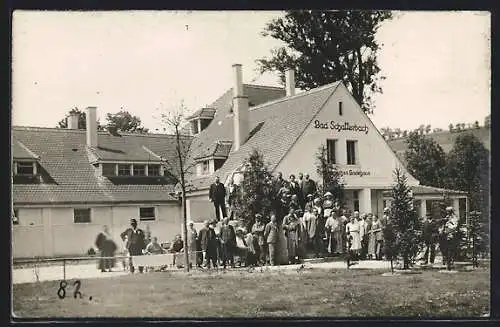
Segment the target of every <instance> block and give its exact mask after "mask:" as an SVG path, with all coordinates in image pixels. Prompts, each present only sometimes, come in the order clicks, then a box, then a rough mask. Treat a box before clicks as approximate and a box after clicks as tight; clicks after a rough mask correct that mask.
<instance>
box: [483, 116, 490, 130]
mask: <svg viewBox="0 0 500 327" xmlns="http://www.w3.org/2000/svg"><path fill="white" fill-rule="evenodd" d="M490 124H491V114H490V115H488V116H486V117H485V118H484V127H490Z"/></svg>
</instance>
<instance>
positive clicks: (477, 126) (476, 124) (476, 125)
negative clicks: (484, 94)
mask: <svg viewBox="0 0 500 327" xmlns="http://www.w3.org/2000/svg"><path fill="white" fill-rule="evenodd" d="M474 128H479V121H477V120H476V121H475V122H474Z"/></svg>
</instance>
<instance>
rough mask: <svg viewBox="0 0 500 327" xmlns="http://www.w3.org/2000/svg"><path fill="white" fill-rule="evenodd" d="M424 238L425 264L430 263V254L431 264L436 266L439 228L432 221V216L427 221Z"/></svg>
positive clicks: (423, 233) (428, 216) (423, 231)
mask: <svg viewBox="0 0 500 327" xmlns="http://www.w3.org/2000/svg"><path fill="white" fill-rule="evenodd" d="M422 237H423V239H424V242H425V253H424V257H423V258H422V261H423V262H424V264H428V263H429V254H430V263H431V264H434V258H435V256H436V238H437V228H436V224H435V222H434V221H433V219H432V215H430V214H429V215H427V219H426V220H425V222H424V226H423V230H422Z"/></svg>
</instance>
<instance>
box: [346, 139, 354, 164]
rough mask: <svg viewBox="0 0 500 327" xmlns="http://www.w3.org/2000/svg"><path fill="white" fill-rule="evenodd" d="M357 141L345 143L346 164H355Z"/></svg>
mask: <svg viewBox="0 0 500 327" xmlns="http://www.w3.org/2000/svg"><path fill="white" fill-rule="evenodd" d="M356 143H357V141H346V146H347V164H348V165H355V164H356V145H357V144H356Z"/></svg>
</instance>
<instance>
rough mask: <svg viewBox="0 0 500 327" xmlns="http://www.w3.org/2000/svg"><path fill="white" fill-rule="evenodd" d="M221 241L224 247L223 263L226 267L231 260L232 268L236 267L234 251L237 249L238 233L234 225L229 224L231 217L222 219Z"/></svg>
mask: <svg viewBox="0 0 500 327" xmlns="http://www.w3.org/2000/svg"><path fill="white" fill-rule="evenodd" d="M220 242H221V247H222V265H223V266H224V269H226V263H227V262H228V261H229V264H230V265H231V268H234V251H235V249H236V233H235V232H234V228H233V226H231V225H230V224H229V219H227V218H224V219H223V220H222V226H221V228H220Z"/></svg>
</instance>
